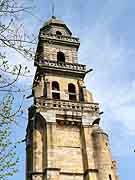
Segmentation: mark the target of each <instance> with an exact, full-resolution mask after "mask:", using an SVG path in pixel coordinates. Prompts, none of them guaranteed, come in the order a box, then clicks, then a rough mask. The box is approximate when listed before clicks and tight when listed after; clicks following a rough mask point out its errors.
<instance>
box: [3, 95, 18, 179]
mask: <svg viewBox="0 0 135 180" xmlns="http://www.w3.org/2000/svg"><path fill="white" fill-rule="evenodd" d="M12 103H13V97H12V96H10V95H7V96H5V97H4V99H3V101H2V103H1V105H0V179H7V177H8V176H12V175H13V174H14V173H16V172H17V163H18V160H19V159H18V157H17V154H16V144H14V142H12V140H11V124H12V120H13V117H12Z"/></svg>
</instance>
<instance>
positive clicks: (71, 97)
mask: <svg viewBox="0 0 135 180" xmlns="http://www.w3.org/2000/svg"><path fill="white" fill-rule="evenodd" d="M68 93H69V100H71V101H75V100H76V90H75V85H74V84H69V85H68Z"/></svg>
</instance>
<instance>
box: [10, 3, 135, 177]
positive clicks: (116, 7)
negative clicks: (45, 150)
mask: <svg viewBox="0 0 135 180" xmlns="http://www.w3.org/2000/svg"><path fill="white" fill-rule="evenodd" d="M53 1H54V3H55V15H56V16H57V17H58V18H60V19H62V20H64V22H65V23H66V24H67V25H68V26H69V28H70V29H71V31H72V32H73V35H74V36H78V37H79V38H80V41H81V46H80V50H79V62H80V63H82V64H86V65H87V67H88V68H93V69H94V71H93V72H92V73H90V74H88V75H87V77H86V79H85V82H86V85H87V88H88V89H89V90H90V91H91V92H92V93H93V94H94V98H95V101H96V102H99V103H100V106H101V110H103V111H104V114H103V117H102V121H101V125H102V127H103V128H104V129H105V130H106V132H107V133H108V134H109V136H110V144H111V149H112V153H113V158H114V159H116V160H117V162H118V174H119V176H120V179H121V180H130V179H133V177H134V171H135V165H134V162H135V153H134V152H133V150H134V148H135V108H134V107H135V61H134V59H135V36H134V32H135V20H134V18H135V12H134V9H135V1H134V0H85V1H84V0H68V1H67V0H53ZM31 6H33V7H34V8H33V10H32V14H33V16H31V15H28V16H25V17H24V18H23V20H24V22H25V24H26V25H27V29H28V31H30V32H33V33H35V34H38V31H39V29H40V28H41V26H42V24H43V23H44V22H45V21H46V20H48V19H49V18H50V17H51V0H33V1H32V0H31ZM22 63H23V64H25V60H22ZM27 64H28V63H27ZM29 66H30V68H31V70H32V72H33V73H34V71H33V69H34V68H33V64H32V63H29ZM31 82H32V79H31V80H27V79H25V80H22V81H21V85H22V86H24V83H25V84H26V83H27V84H28V86H29V85H30V84H31ZM26 103H27V104H31V102H26ZM27 106H29V105H27ZM27 106H26V110H27ZM26 122H27V121H22V122H21V123H20V124H21V127H16V128H15V129H14V132H13V133H14V137H15V138H18V137H20V138H24V136H25V127H26ZM23 123H24V124H23ZM18 154H19V156H20V160H21V162H20V164H19V168H20V171H19V172H18V174H16V175H15V176H14V177H13V178H9V180H15V179H20V180H23V179H24V177H25V146H24V145H23V144H22V145H19V147H18Z"/></svg>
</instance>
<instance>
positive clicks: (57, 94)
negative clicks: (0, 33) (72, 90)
mask: <svg viewBox="0 0 135 180" xmlns="http://www.w3.org/2000/svg"><path fill="white" fill-rule="evenodd" d="M52 98H53V99H60V88H59V83H58V82H57V81H53V82H52Z"/></svg>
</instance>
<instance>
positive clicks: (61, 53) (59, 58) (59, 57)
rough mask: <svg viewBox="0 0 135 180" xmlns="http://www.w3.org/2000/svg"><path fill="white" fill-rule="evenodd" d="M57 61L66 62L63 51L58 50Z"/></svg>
mask: <svg viewBox="0 0 135 180" xmlns="http://www.w3.org/2000/svg"><path fill="white" fill-rule="evenodd" d="M57 61H58V62H60V63H64V62H65V54H64V53H63V52H61V51H59V52H57Z"/></svg>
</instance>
